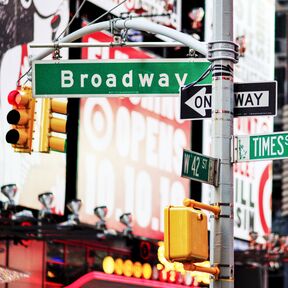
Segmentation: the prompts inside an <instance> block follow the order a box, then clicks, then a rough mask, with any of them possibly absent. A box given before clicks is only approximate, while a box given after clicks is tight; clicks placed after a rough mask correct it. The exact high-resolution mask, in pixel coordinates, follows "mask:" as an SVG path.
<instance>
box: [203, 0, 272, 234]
mask: <svg viewBox="0 0 288 288" xmlns="http://www.w3.org/2000/svg"><path fill="white" fill-rule="evenodd" d="M260 6H261V11H260V10H259V7H260ZM212 8H213V7H212V2H211V1H206V18H205V19H206V30H205V32H206V41H210V40H211V39H212V38H211V37H212V31H211V27H212V11H213V9H212ZM274 17H275V1H273V0H272V1H271V0H264V1H263V0H256V1H252V2H251V1H248V0H240V1H234V37H235V41H238V42H239V41H240V44H242V46H241V48H242V49H243V50H242V49H240V51H241V53H243V54H242V55H241V56H243V57H240V60H239V63H238V64H236V65H235V66H234V71H235V74H234V81H235V82H243V83H245V82H257V81H258V82H259V81H262V82H264V81H271V80H274V29H275V26H274ZM271 131H273V118H272V117H267V116H263V117H240V118H235V119H234V135H248V134H261V133H269V132H271ZM210 135H211V122H210V121H209V120H205V121H204V131H203V140H204V141H203V143H204V145H203V153H204V154H206V155H211V153H210V152H211V148H210V146H211V142H210V140H209V139H210ZM233 169H234V236H235V237H236V238H239V239H243V240H248V237H249V232H250V231H256V232H258V234H259V236H263V235H265V234H267V233H269V231H270V229H271V209H272V207H271V193H272V163H271V161H259V162H246V163H245V162H244V163H237V164H234V165H233ZM210 189H211V188H210V187H208V186H207V185H203V189H202V199H203V201H204V202H210V198H211V194H210V193H211V190H210ZM264 211H265V213H264Z"/></svg>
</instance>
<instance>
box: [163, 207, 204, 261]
mask: <svg viewBox="0 0 288 288" xmlns="http://www.w3.org/2000/svg"><path fill="white" fill-rule="evenodd" d="M164 247H165V258H166V259H167V260H170V261H177V262H182V263H185V262H190V263H195V262H202V261H205V260H207V259H208V227H207V216H206V214H205V213H203V212H202V211H201V210H196V209H194V208H191V207H185V206H169V207H166V208H165V210H164Z"/></svg>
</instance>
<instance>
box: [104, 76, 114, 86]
mask: <svg viewBox="0 0 288 288" xmlns="http://www.w3.org/2000/svg"><path fill="white" fill-rule="evenodd" d="M106 85H107V87H116V76H115V75H114V74H108V75H107V80H106Z"/></svg>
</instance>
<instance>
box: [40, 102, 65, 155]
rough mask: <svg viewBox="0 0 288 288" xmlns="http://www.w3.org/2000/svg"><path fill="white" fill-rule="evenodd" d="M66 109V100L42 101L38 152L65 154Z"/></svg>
mask: <svg viewBox="0 0 288 288" xmlns="http://www.w3.org/2000/svg"><path fill="white" fill-rule="evenodd" d="M67 107H68V101H67V100H66V101H63V100H59V99H54V98H51V99H50V98H45V99H43V100H42V109H41V128H40V143H39V152H47V153H48V152H50V150H53V151H58V152H66V133H67V131H66V124H67Z"/></svg>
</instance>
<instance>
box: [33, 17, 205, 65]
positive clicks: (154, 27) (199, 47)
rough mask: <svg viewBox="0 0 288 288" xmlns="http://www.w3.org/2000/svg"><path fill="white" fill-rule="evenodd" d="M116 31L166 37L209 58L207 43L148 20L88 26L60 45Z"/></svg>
mask: <svg viewBox="0 0 288 288" xmlns="http://www.w3.org/2000/svg"><path fill="white" fill-rule="evenodd" d="M112 27H113V28H116V29H130V28H131V29H136V30H141V31H146V32H150V33H155V34H160V35H164V36H166V37H169V38H171V39H173V40H175V41H179V42H180V43H183V44H184V45H185V46H187V47H189V48H191V49H194V50H195V51H197V52H199V53H201V54H203V55H204V56H207V45H206V43H205V42H200V41H198V40H196V39H194V38H193V37H191V36H190V35H188V34H185V33H182V32H179V31H177V30H174V29H172V28H168V27H165V26H163V25H160V24H156V23H152V22H150V21H148V20H146V19H138V18H137V19H125V20H123V19H113V20H110V21H104V22H100V23H96V24H93V25H88V26H86V27H83V28H81V29H79V30H77V31H75V32H73V33H71V34H69V35H67V36H65V37H63V38H62V39H60V40H59V43H69V42H73V41H75V40H77V39H79V38H81V37H83V36H85V35H88V34H91V33H93V32H96V31H102V30H108V29H111V28H112ZM56 47H57V42H55V48H56ZM53 51H54V49H53V48H48V49H45V50H44V51H42V52H41V53H39V54H38V55H36V56H34V57H32V58H31V59H30V61H29V63H30V65H31V63H32V61H34V60H41V59H43V58H45V57H46V56H48V55H49V54H51V53H52V52H53Z"/></svg>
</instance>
